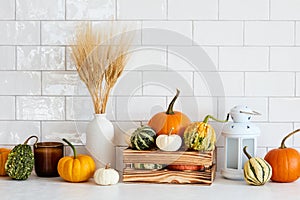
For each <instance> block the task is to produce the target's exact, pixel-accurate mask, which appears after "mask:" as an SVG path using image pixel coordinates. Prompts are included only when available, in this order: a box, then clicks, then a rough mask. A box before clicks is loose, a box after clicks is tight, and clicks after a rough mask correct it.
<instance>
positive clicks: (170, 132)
mask: <svg viewBox="0 0 300 200" xmlns="http://www.w3.org/2000/svg"><path fill="white" fill-rule="evenodd" d="M173 130H174V127H172V128H170V131H169V134H168V135H169V136H170V135H171V134H172V132H173Z"/></svg>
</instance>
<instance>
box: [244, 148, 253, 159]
mask: <svg viewBox="0 0 300 200" xmlns="http://www.w3.org/2000/svg"><path fill="white" fill-rule="evenodd" d="M246 149H247V146H244V148H243V152H244V154H245V155H246V156H247V158H248V159H251V158H252V156H250V154H249V153H248V152H247V151H246Z"/></svg>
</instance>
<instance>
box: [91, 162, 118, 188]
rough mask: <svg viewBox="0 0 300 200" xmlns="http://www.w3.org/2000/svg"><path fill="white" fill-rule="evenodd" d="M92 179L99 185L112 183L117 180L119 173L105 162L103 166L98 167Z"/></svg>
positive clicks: (115, 182)
mask: <svg viewBox="0 0 300 200" xmlns="http://www.w3.org/2000/svg"><path fill="white" fill-rule="evenodd" d="M94 180H95V182H96V183H97V184H99V185H114V184H117V183H118V182H119V173H118V172H117V171H116V170H114V169H112V168H110V164H106V166H105V168H99V169H97V170H96V171H95V174H94Z"/></svg>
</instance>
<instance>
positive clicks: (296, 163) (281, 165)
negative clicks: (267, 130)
mask: <svg viewBox="0 0 300 200" xmlns="http://www.w3.org/2000/svg"><path fill="white" fill-rule="evenodd" d="M299 131H300V129H298V130H295V131H293V132H291V133H290V134H288V135H287V136H285V137H284V138H283V140H282V142H281V145H280V147H279V148H278V149H273V150H271V151H269V152H268V153H267V154H266V156H265V160H266V161H267V162H268V163H269V164H270V165H271V167H272V170H273V174H272V177H271V180H272V181H274V182H281V183H289V182H293V181H295V180H297V179H298V178H299V176H300V154H299V152H298V151H297V150H296V149H293V148H287V147H286V146H285V144H284V142H285V140H286V139H287V138H289V137H290V136H292V135H293V134H295V133H297V132H299Z"/></svg>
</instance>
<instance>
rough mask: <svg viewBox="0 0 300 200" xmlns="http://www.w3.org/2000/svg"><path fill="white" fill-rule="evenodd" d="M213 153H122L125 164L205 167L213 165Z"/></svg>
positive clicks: (132, 151)
mask: <svg viewBox="0 0 300 200" xmlns="http://www.w3.org/2000/svg"><path fill="white" fill-rule="evenodd" d="M213 158H214V152H213V151H207V152H196V151H177V152H164V151H159V150H156V151H137V150H131V149H126V150H124V151H123V162H124V163H125V164H126V163H152V164H153V163H155V164H167V165H168V164H174V165H205V166H211V165H212V164H213V163H214V159H213Z"/></svg>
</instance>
